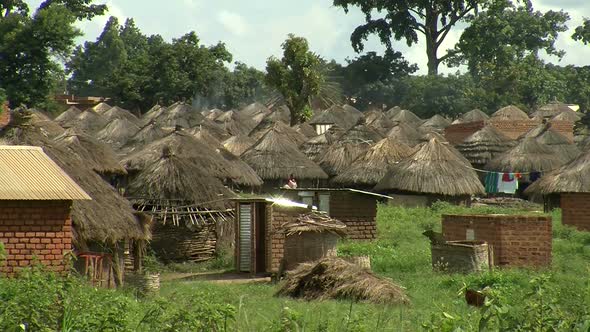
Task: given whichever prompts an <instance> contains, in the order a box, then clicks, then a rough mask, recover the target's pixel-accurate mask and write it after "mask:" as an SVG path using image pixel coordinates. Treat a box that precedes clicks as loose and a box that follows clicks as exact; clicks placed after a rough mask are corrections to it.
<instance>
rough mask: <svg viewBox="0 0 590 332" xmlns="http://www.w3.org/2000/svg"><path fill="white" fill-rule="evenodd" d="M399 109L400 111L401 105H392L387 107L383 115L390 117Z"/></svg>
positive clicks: (394, 115)
mask: <svg viewBox="0 0 590 332" xmlns="http://www.w3.org/2000/svg"><path fill="white" fill-rule="evenodd" d="M401 111H402V108H401V107H399V106H393V107H392V108H390V109H388V110H387V111H386V112H385V116H387V118H389V119H391V118H394V117H396V116H397V115H398V114H399V113H400V112H401Z"/></svg>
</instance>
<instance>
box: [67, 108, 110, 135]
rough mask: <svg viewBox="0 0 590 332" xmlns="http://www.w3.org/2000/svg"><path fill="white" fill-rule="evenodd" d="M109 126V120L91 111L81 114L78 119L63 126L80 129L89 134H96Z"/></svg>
mask: <svg viewBox="0 0 590 332" xmlns="http://www.w3.org/2000/svg"><path fill="white" fill-rule="evenodd" d="M106 124H107V120H106V119H105V118H104V117H102V116H101V115H100V114H98V113H96V112H94V111H91V110H86V111H84V112H82V113H80V114H78V116H77V117H75V118H73V119H71V120H70V121H67V122H65V123H64V124H63V127H64V128H71V127H73V128H76V129H79V130H81V131H83V132H85V133H87V134H90V135H92V134H94V133H96V132H97V131H99V130H101V129H102V128H104V126H105V125H106Z"/></svg>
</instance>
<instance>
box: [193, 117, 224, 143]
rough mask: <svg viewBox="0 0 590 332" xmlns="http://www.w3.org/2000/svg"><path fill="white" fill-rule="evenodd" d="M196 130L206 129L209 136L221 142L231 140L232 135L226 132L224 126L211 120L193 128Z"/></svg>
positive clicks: (205, 120)
mask: <svg viewBox="0 0 590 332" xmlns="http://www.w3.org/2000/svg"><path fill="white" fill-rule="evenodd" d="M193 128H195V129H196V130H199V129H206V130H207V131H208V132H209V134H211V135H212V136H213V137H215V138H217V139H218V140H219V141H223V140H225V139H227V138H229V137H230V136H231V135H230V134H229V133H228V132H227V130H225V128H224V125H223V124H221V123H218V122H215V121H211V120H209V119H204V120H203V122H201V123H200V124H199V125H198V126H196V127H193Z"/></svg>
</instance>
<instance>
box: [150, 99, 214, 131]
mask: <svg viewBox="0 0 590 332" xmlns="http://www.w3.org/2000/svg"><path fill="white" fill-rule="evenodd" d="M204 119H205V117H204V116H203V115H201V113H199V111H197V110H195V109H193V108H192V106H190V105H188V104H184V103H179V104H176V105H173V106H170V107H168V108H167V109H166V111H165V112H162V113H161V114H160V115H159V116H158V117H157V118H156V122H157V123H158V124H159V125H160V126H162V127H177V126H180V127H182V128H192V127H196V126H198V125H199V124H201V123H202V122H203V120H204Z"/></svg>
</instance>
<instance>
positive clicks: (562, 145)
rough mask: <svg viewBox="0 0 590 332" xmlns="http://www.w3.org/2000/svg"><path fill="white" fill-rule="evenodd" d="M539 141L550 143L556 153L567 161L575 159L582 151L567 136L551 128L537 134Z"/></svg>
mask: <svg viewBox="0 0 590 332" xmlns="http://www.w3.org/2000/svg"><path fill="white" fill-rule="evenodd" d="M537 141H539V142H540V143H542V144H546V145H548V146H549V147H550V148H551V149H552V150H553V152H554V153H555V154H556V155H558V156H560V158H562V159H564V160H566V161H570V160H573V159H575V158H576V157H577V156H579V155H580V153H582V151H581V150H580V149H579V148H578V147H577V146H576V145H575V144H573V142H571V141H570V140H569V139H568V138H567V137H565V136H563V135H562V134H560V133H558V132H556V131H554V130H552V129H550V128H547V130H545V131H544V132H543V133H541V134H540V135H539V136H537Z"/></svg>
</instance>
